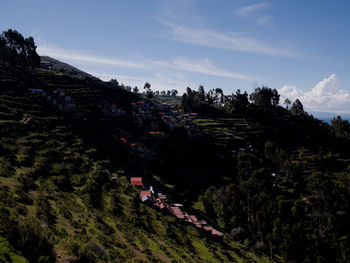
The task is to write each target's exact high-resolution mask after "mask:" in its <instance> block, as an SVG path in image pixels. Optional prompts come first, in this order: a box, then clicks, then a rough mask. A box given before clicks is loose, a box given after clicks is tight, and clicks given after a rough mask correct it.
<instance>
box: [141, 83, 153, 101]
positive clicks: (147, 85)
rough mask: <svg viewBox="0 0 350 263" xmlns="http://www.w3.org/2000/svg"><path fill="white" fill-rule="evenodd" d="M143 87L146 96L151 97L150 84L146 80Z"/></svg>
mask: <svg viewBox="0 0 350 263" xmlns="http://www.w3.org/2000/svg"><path fill="white" fill-rule="evenodd" d="M143 88H144V89H145V90H146V97H147V98H148V99H150V98H153V91H152V90H151V84H150V83H148V82H146V83H145V86H144V87H143Z"/></svg>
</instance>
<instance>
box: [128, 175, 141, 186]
mask: <svg viewBox="0 0 350 263" xmlns="http://www.w3.org/2000/svg"><path fill="white" fill-rule="evenodd" d="M130 182H131V184H132V185H135V186H142V177H131V178H130Z"/></svg>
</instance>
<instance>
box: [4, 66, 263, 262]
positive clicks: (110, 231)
mask: <svg viewBox="0 0 350 263" xmlns="http://www.w3.org/2000/svg"><path fill="white" fill-rule="evenodd" d="M29 88H36V89H43V90H45V91H46V92H48V93H52V92H54V91H57V92H62V91H63V92H65V94H66V95H69V96H71V97H72V99H73V100H74V102H75V103H76V104H77V109H76V110H74V111H62V110H58V109H57V107H54V106H53V105H52V104H51V103H49V102H48V101H46V99H45V98H44V97H41V96H40V95H37V94H33V93H31V92H30V91H29V90H28V89H29ZM134 100H136V97H135V95H133V94H131V93H129V92H127V91H125V90H123V89H120V88H116V87H111V86H110V85H109V84H107V83H103V82H101V81H99V80H95V79H81V78H79V77H74V76H71V75H65V74H62V73H56V72H54V71H46V70H41V69H39V70H29V71H16V70H14V69H9V68H8V67H7V66H6V65H4V64H0V135H1V136H0V192H1V194H0V213H1V215H0V221H1V222H0V238H1V239H0V241H1V244H2V247H1V249H0V259H1V260H3V261H5V262H6V261H9V262H10V260H9V257H10V258H11V259H12V261H13V262H16V260H17V259H18V260H19V261H18V262H21V261H20V260H22V261H23V262H26V261H25V259H24V258H26V259H27V260H28V261H29V262H54V261H57V262H267V261H268V260H267V258H266V257H263V256H257V255H255V254H253V253H252V252H249V251H248V250H247V249H246V248H245V247H244V246H243V245H241V244H239V243H236V242H233V241H232V240H231V239H227V238H226V237H225V238H224V240H223V241H215V240H213V239H211V238H208V237H206V236H205V235H203V233H202V232H199V231H198V230H196V229H195V228H194V227H192V226H189V225H182V224H181V223H180V222H178V221H176V220H175V218H174V217H173V216H170V215H167V214H164V213H161V212H160V211H157V210H156V209H154V208H152V207H149V206H148V205H146V204H142V203H141V202H140V198H139V193H138V190H137V189H136V188H135V187H133V186H131V185H130V184H129V181H128V178H129V177H130V176H132V175H140V176H144V177H145V178H149V180H152V177H151V176H149V175H148V171H147V166H148V164H147V162H146V161H145V160H142V159H140V158H139V157H138V156H137V155H136V154H134V153H132V152H130V151H129V149H128V148H127V147H125V145H123V144H122V143H121V142H119V141H116V140H115V139H114V136H113V135H115V134H117V135H118V134H129V136H133V138H136V139H137V138H139V137H140V136H143V135H144V134H145V131H143V130H142V129H140V127H138V126H137V125H135V123H134V122H132V121H131V119H130V117H129V115H128V112H129V110H130V109H129V107H130V102H132V101H134ZM109 102H110V103H116V104H117V105H118V107H120V108H122V109H123V111H124V112H125V114H124V115H122V116H117V117H113V116H110V115H106V114H102V113H101V108H100V107H99V105H100V104H101V103H109ZM164 187H165V186H164ZM21 254H22V255H23V256H21ZM16 257H17V259H16ZM3 258H4V259H3Z"/></svg>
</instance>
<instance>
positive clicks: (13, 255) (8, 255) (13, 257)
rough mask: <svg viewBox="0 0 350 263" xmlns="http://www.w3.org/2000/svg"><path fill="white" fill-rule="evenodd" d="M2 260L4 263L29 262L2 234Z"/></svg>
mask: <svg viewBox="0 0 350 263" xmlns="http://www.w3.org/2000/svg"><path fill="white" fill-rule="evenodd" d="M0 262H4V263H12V262H13V263H28V261H27V260H26V259H25V258H24V257H23V256H22V255H21V253H20V252H18V251H16V250H15V249H14V248H13V247H12V246H11V245H10V243H9V242H8V241H7V240H6V238H4V237H2V236H0Z"/></svg>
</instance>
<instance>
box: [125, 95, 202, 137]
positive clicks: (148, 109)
mask: <svg viewBox="0 0 350 263" xmlns="http://www.w3.org/2000/svg"><path fill="white" fill-rule="evenodd" d="M131 107H132V118H133V119H134V120H135V121H136V122H137V123H138V124H139V125H140V126H144V125H145V123H147V124H148V125H149V128H150V129H151V130H157V129H159V128H160V126H161V124H165V125H166V127H168V129H169V130H170V131H172V130H174V128H175V127H178V128H180V127H183V128H184V129H185V131H186V133H187V135H188V137H189V138H192V137H195V136H200V135H201V134H200V130H199V129H198V128H197V127H196V125H194V124H193V123H192V119H193V118H196V117H197V116H198V114H197V113H185V114H182V113H181V111H180V110H177V109H176V108H175V106H174V105H171V104H168V103H166V102H164V103H158V104H154V105H151V104H150V103H148V102H146V101H143V100H141V101H137V102H134V103H131Z"/></svg>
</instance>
